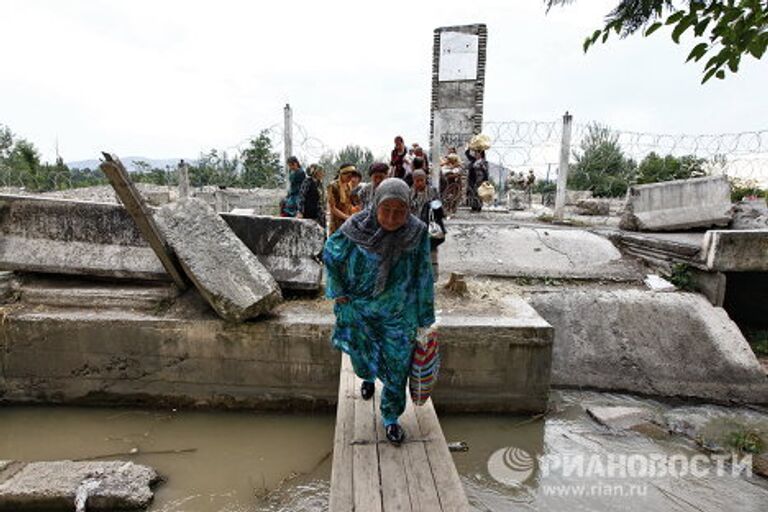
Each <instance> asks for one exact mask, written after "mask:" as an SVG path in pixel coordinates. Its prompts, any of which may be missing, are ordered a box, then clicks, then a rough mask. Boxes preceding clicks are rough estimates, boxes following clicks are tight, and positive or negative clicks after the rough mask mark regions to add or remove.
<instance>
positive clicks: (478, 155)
mask: <svg viewBox="0 0 768 512" xmlns="http://www.w3.org/2000/svg"><path fill="white" fill-rule="evenodd" d="M464 154H465V155H466V156H467V160H469V165H468V169H467V201H468V202H469V207H470V208H471V211H473V212H479V211H480V210H482V208H483V202H482V201H481V200H480V196H478V195H477V189H478V187H479V186H480V185H482V184H483V182H485V181H488V161H487V160H486V159H485V151H484V150H475V149H469V148H467V150H466V151H465V152H464Z"/></svg>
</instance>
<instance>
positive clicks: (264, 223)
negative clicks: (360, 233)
mask: <svg viewBox="0 0 768 512" xmlns="http://www.w3.org/2000/svg"><path fill="white" fill-rule="evenodd" d="M221 218H222V219H224V221H225V222H226V223H227V225H228V226H229V227H230V228H231V229H232V231H233V232H234V233H235V235H237V237H238V238H239V239H240V240H242V241H243V243H244V244H245V245H246V246H247V247H248V248H249V249H250V250H251V252H253V254H255V255H256V256H257V257H258V258H259V261H261V263H262V264H263V265H264V266H265V267H267V269H268V270H269V272H270V273H271V274H272V276H273V277H274V278H275V279H276V280H277V282H278V283H280V286H281V287H282V288H288V289H294V290H317V289H319V288H320V280H321V279H322V275H323V267H322V265H321V264H320V261H319V256H320V254H321V253H322V252H323V245H324V244H325V232H324V231H323V229H322V228H321V227H320V226H319V225H318V224H317V223H316V222H314V221H312V220H301V219H289V218H285V217H269V216H256V215H247V214H246V215H242V214H233V213H222V214H221ZM265 234H266V236H265Z"/></svg>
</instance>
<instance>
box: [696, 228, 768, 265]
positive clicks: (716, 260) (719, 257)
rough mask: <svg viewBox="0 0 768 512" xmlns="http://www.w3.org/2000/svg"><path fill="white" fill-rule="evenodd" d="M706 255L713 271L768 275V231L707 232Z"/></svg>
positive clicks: (705, 236)
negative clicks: (767, 273) (763, 273)
mask: <svg viewBox="0 0 768 512" xmlns="http://www.w3.org/2000/svg"><path fill="white" fill-rule="evenodd" d="M702 254H703V256H704V258H705V260H706V262H707V269H709V270H716V271H720V272H768V229H750V230H710V231H707V233H706V234H705V235H704V241H703V242H702Z"/></svg>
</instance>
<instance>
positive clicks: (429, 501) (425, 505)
mask: <svg viewBox="0 0 768 512" xmlns="http://www.w3.org/2000/svg"><path fill="white" fill-rule="evenodd" d="M414 408H415V406H414V405H413V401H411V397H410V393H409V394H408V402H407V404H406V406H405V412H404V413H403V415H402V416H400V424H401V425H402V426H403V428H404V429H405V432H406V435H407V436H409V438H408V439H409V440H408V442H406V443H405V445H404V446H403V448H404V456H405V463H404V464H405V474H406V478H407V480H408V494H409V495H410V496H411V507H412V508H413V510H414V511H422V510H442V507H441V505H440V499H439V498H438V495H437V487H436V485H435V478H434V476H432V467H431V465H430V463H429V459H428V457H427V449H426V447H425V439H424V436H423V434H422V433H421V428H419V422H418V420H417V419H416V411H415V410H414Z"/></svg>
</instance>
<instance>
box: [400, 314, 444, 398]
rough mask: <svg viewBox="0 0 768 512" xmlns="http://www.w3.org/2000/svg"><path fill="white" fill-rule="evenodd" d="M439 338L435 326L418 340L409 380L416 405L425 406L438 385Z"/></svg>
mask: <svg viewBox="0 0 768 512" xmlns="http://www.w3.org/2000/svg"><path fill="white" fill-rule="evenodd" d="M437 338H438V337H437V325H436V324H433V325H432V326H431V327H429V328H428V329H427V332H426V333H424V335H422V336H419V337H418V338H417V339H416V348H415V349H414V351H413V359H412V361H411V374H410V376H409V378H408V389H409V390H410V392H411V400H412V401H413V403H414V405H424V404H425V403H426V402H427V400H429V397H430V396H431V395H432V390H433V389H434V387H435V383H437V375H438V373H439V372H440V344H439V343H438V340H437Z"/></svg>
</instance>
